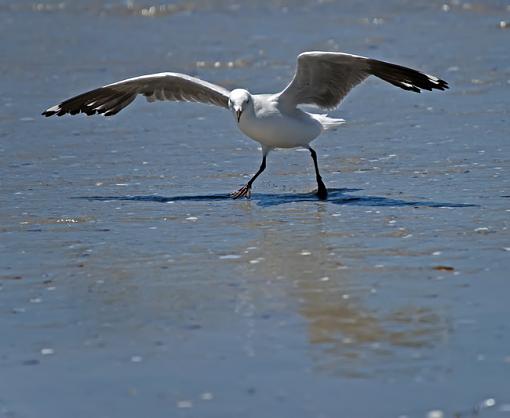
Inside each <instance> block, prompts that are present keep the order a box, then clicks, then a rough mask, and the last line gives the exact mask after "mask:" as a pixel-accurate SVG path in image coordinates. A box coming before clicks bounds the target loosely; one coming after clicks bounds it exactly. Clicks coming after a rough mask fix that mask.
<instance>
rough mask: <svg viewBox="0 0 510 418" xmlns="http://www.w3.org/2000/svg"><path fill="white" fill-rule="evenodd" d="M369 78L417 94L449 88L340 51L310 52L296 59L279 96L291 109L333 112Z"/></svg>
mask: <svg viewBox="0 0 510 418" xmlns="http://www.w3.org/2000/svg"><path fill="white" fill-rule="evenodd" d="M370 75H375V76H376V77H379V78H381V79H383V80H385V81H387V82H388V83H391V84H393V85H394V86H397V87H400V88H402V89H404V90H411V91H415V92H417V93H419V92H420V91H421V89H423V90H433V89H437V90H445V89H447V88H448V83H446V81H443V80H440V79H439V78H437V77H434V76H431V75H428V74H424V73H421V72H419V71H416V70H413V69H411V68H407V67H402V66H400V65H395V64H390V63H387V62H383V61H378V60H374V59H370V58H365V57H361V56H357V55H351V54H344V53H341V52H321V51H313V52H304V53H302V54H300V55H299V56H298V63H297V69H296V74H295V75H294V78H293V79H292V81H291V82H290V84H289V85H288V86H287V87H286V88H285V89H284V90H283V91H282V92H281V93H280V96H279V97H280V100H283V101H285V102H287V103H289V104H290V105H293V106H297V105H299V104H312V105H316V106H319V107H321V108H325V109H333V108H335V107H337V106H338V105H339V104H340V102H341V101H342V99H343V98H344V97H345V96H346V95H347V94H348V93H349V91H350V90H351V89H352V88H353V87H355V86H357V85H358V84H359V83H361V82H362V81H363V80H365V79H366V78H367V77H368V76H370Z"/></svg>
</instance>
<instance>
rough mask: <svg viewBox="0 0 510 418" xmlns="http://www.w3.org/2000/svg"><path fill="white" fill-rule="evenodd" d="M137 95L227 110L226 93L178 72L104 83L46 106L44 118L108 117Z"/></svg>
mask: <svg viewBox="0 0 510 418" xmlns="http://www.w3.org/2000/svg"><path fill="white" fill-rule="evenodd" d="M138 94H142V95H144V96H145V97H146V98H147V100H148V101H149V102H153V101H156V100H177V101H188V102H201V103H207V104H213V105H216V106H222V107H225V108H228V95H229V91H228V90H227V89H224V88H223V87H220V86H217V85H215V84H212V83H208V82H207V81H204V80H200V79H199V78H195V77H191V76H189V75H186V74H179V73H159V74H149V75H143V76H140V77H134V78H129V79H127V80H122V81H119V82H117V83H113V84H108V85H106V86H104V87H100V88H98V89H95V90H91V91H89V92H87V93H83V94H80V95H78V96H76V97H72V98H70V99H67V100H65V101H63V102H62V103H60V104H58V105H56V106H53V107H50V108H49V109H48V110H46V111H44V112H43V113H42V114H43V115H44V116H52V115H57V116H62V115H65V114H66V113H69V114H71V115H76V114H77V113H80V112H81V113H86V114H87V115H94V114H104V115H105V116H112V115H115V114H116V113H118V112H119V111H121V110H122V109H124V108H125V107H126V106H127V105H129V104H130V103H131V102H132V101H133V100H135V98H136V96H137V95H138Z"/></svg>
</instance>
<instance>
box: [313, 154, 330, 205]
mask: <svg viewBox="0 0 510 418" xmlns="http://www.w3.org/2000/svg"><path fill="white" fill-rule="evenodd" d="M308 150H309V151H310V154H312V159H313V165H314V166H315V178H316V179H317V186H318V189H317V196H319V199H321V200H326V199H327V198H328V189H326V186H325V185H324V182H323V181H322V177H321V175H320V173H319V165H318V164H317V153H316V152H315V150H314V149H313V148H311V147H308Z"/></svg>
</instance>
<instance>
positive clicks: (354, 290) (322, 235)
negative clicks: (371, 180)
mask: <svg viewBox="0 0 510 418" xmlns="http://www.w3.org/2000/svg"><path fill="white" fill-rule="evenodd" d="M322 212H323V208H322V206H318V210H317V212H316V216H315V217H314V218H313V219H310V218H309V213H308V218H307V220H306V221H307V222H311V223H315V229H316V230H317V231H318V233H317V234H313V235H306V236H305V235H303V236H299V235H297V234H296V233H295V230H294V228H292V226H290V227H289V228H278V229H277V230H275V229H266V230H264V232H263V240H262V242H261V243H259V248H260V250H259V254H257V256H259V257H260V258H261V259H263V260H264V261H263V263H260V264H257V265H256V266H257V273H258V274H260V275H261V276H265V277H267V276H270V277H280V278H282V277H283V278H285V279H286V280H287V282H288V283H290V284H291V288H290V294H291V296H292V299H294V300H295V301H297V302H298V308H297V310H298V312H299V314H300V315H301V316H302V317H303V318H304V319H305V321H306V323H307V332H308V335H307V338H308V341H309V343H310V349H311V356H312V358H313V361H314V364H315V367H316V368H317V369H318V370H320V371H321V372H324V373H328V374H334V375H344V376H349V377H363V376H368V375H374V374H380V373H388V372H390V373H391V374H394V373H395V372H397V373H400V372H404V373H413V374H414V373H420V372H423V371H424V369H423V368H424V364H423V361H424V358H425V357H427V356H426V352H425V351H426V350H429V349H432V348H434V347H435V346H436V345H437V344H438V343H439V342H441V341H444V339H445V337H446V335H447V333H448V326H447V321H446V320H445V319H444V318H443V317H441V314H440V311H439V313H438V312H435V311H433V310H432V309H431V308H428V307H422V306H416V305H415V304H413V302H410V301H408V300H404V301H402V300H401V299H394V298H391V296H390V299H389V300H387V299H386V298H387V296H380V294H382V293H383V292H379V291H376V289H374V288H373V285H372V283H371V282H369V281H367V279H366V276H367V275H366V274H365V275H364V277H363V276H361V275H359V274H357V272H359V270H357V269H356V268H352V269H348V268H346V266H345V265H344V263H343V262H342V254H340V253H338V252H336V251H337V250H335V248H336V249H338V246H337V245H335V243H334V242H333V238H331V235H329V232H328V230H327V228H325V227H324V225H323V224H324V222H323V221H324V220H323V219H322V218H323V217H325V216H324V215H325V214H323V213H322ZM346 227H347V228H348V225H347V226H346ZM346 233H347V231H346ZM336 234H338V231H336ZM362 254H363V249H361V248H360V258H361V259H360V260H359V263H360V267H362V264H363V257H362ZM379 270H381V271H384V269H379ZM376 274H377V273H376V272H374V274H370V275H368V276H370V277H371V279H368V280H373V279H374V275H376ZM382 287H383V282H380V284H379V290H384V289H382ZM380 297H384V298H385V300H384V301H380V300H379V298H380ZM368 301H370V302H373V303H374V306H379V308H376V307H369V306H368ZM388 305H390V306H391V307H390V308H388ZM381 306H382V308H380V307H381Z"/></svg>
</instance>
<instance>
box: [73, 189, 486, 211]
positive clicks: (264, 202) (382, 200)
mask: <svg viewBox="0 0 510 418" xmlns="http://www.w3.org/2000/svg"><path fill="white" fill-rule="evenodd" d="M361 190H362V189H345V188H343V189H328V192H329V193H328V198H327V200H325V201H321V200H320V199H319V198H318V197H317V195H316V194H315V193H285V194H267V193H253V194H252V195H251V199H250V200H251V201H252V202H254V203H255V204H257V205H258V206H261V207H271V206H279V205H284V204H288V203H298V202H323V203H331V204H334V205H341V206H387V207H390V206H393V207H394V206H412V207H426V208H465V207H477V206H478V205H473V204H468V203H448V202H435V201H417V200H403V199H394V198H388V197H381V196H356V195H352V194H350V193H353V192H358V191H361ZM73 199H86V200H98V201H133V202H157V203H169V202H179V201H185V202H214V201H216V202H217V201H224V200H232V197H231V196H230V194H227V193H220V194H204V195H185V196H168V197H167V196H159V195H135V196H129V195H128V196H79V197H74V198H73ZM239 201H241V200H239Z"/></svg>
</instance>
